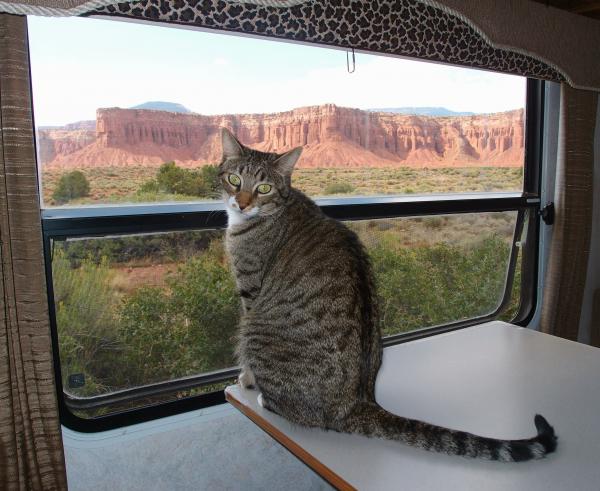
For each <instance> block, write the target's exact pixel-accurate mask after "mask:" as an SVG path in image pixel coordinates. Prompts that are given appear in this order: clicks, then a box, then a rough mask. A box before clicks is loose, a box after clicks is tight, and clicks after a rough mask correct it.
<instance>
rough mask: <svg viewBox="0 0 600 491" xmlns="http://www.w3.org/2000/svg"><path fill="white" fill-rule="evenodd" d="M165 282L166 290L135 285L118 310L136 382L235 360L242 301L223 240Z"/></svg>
mask: <svg viewBox="0 0 600 491" xmlns="http://www.w3.org/2000/svg"><path fill="white" fill-rule="evenodd" d="M167 284H168V287H169V288H168V289H167V290H163V289H160V288H156V287H145V288H141V289H139V290H137V291H136V292H135V293H134V294H133V295H131V296H130V297H128V298H126V299H125V300H124V302H123V305H122V307H121V310H120V323H119V328H120V330H121V336H122V338H123V340H124V341H125V344H126V346H127V349H128V353H127V356H128V360H129V363H130V366H132V367H135V373H136V377H137V378H138V382H137V383H149V382H153V381H158V380H165V379H169V378H175V377H181V376H185V375H189V374H193V373H200V372H204V371H210V370H216V369H219V368H225V367H228V366H232V365H234V364H235V363H234V359H233V347H234V341H233V336H234V335H235V332H236V330H237V318H238V311H239V304H238V300H237V294H236V289H235V284H234V281H233V278H232V276H231V274H230V273H229V271H228V269H227V267H226V266H225V264H224V258H223V251H222V247H221V246H220V245H219V242H215V243H213V245H212V246H211V247H210V248H209V249H208V250H207V251H206V252H205V253H204V254H201V255H199V256H197V257H195V258H192V259H190V260H189V261H187V262H186V263H185V264H184V265H182V266H181V267H180V269H179V271H178V273H177V274H176V275H174V276H173V277H171V278H169V279H168V280H167Z"/></svg>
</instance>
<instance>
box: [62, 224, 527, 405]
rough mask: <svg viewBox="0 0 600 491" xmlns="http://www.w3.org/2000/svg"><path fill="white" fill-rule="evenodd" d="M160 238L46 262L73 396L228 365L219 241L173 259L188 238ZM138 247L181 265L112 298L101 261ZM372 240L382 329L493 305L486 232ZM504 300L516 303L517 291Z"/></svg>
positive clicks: (499, 254) (233, 309)
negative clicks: (79, 380) (429, 240)
mask: <svg viewBox="0 0 600 491" xmlns="http://www.w3.org/2000/svg"><path fill="white" fill-rule="evenodd" d="M365 233H367V234H368V233H369V229H368V227H365ZM166 237H167V236H160V237H158V238H156V239H149V238H148V237H130V238H124V239H127V240H126V241H125V242H119V241H118V240H116V239H115V241H114V242H113V241H104V242H103V241H100V240H98V241H97V243H94V246H93V247H91V248H90V249H89V250H88V254H90V255H91V256H90V257H84V256H83V252H84V251H83V250H80V247H81V244H79V243H80V242H82V241H75V242H73V243H72V244H71V243H65V244H60V245H61V247H57V248H56V250H55V254H54V257H53V262H52V267H53V279H54V292H55V300H56V313H57V322H58V332H59V340H60V357H61V367H62V371H63V377H64V380H65V381H66V380H67V376H68V375H69V374H72V373H84V374H85V376H86V386H85V387H83V388H81V389H76V390H75V392H77V393H78V394H81V395H93V394H97V393H101V392H105V391H108V390H116V389H119V388H124V387H131V386H137V385H143V384H148V383H153V382H157V381H162V380H168V379H172V378H178V377H182V376H186V375H191V374H196V373H201V372H206V371H212V370H217V369H220V368H225V367H228V366H232V365H234V364H235V362H234V356H233V349H234V346H235V341H234V337H235V335H236V332H237V326H238V312H239V301H238V297H237V294H236V288H235V282H234V279H233V277H232V275H231V273H230V271H229V269H228V266H227V261H226V259H225V253H224V250H223V241H222V239H220V238H215V237H214V236H213V237H210V239H209V240H211V241H210V243H203V244H202V246H201V247H200V246H199V245H198V244H199V243H198V242H196V241H198V240H200V237H199V236H198V237H196V236H195V235H194V236H189V238H188V239H186V240H189V243H188V242H182V243H181V244H183V245H182V246H181V247H189V248H190V251H189V255H188V253H183V254H181V255H177V251H176V250H175V249H177V244H178V241H182V240H183V238H184V237H187V235H186V234H181V235H179V234H175V235H173V237H172V238H171V239H169V240H172V241H173V242H172V243H166V242H164V241H165V240H167V239H166ZM202 240H206V237H204V239H202ZM86 242H87V241H86ZM111 244H112V245H111ZM141 244H143V247H144V253H145V254H148V255H149V256H150V257H152V258H153V261H154V262H155V263H159V262H161V261H160V258H166V257H167V256H168V254H169V253H168V252H167V251H169V250H171V248H173V249H172V253H173V254H174V256H173V260H174V261H177V262H180V261H183V262H181V266H180V267H179V269H178V270H177V272H175V273H172V274H171V276H169V277H167V280H166V287H161V288H159V287H141V288H139V289H137V290H136V291H135V292H134V293H132V294H125V295H123V294H119V293H118V292H116V291H115V289H114V288H113V287H112V283H111V282H112V279H113V274H114V273H113V272H112V271H111V269H110V264H109V261H108V259H106V258H107V257H110V258H118V259H119V260H121V259H122V258H127V257H128V258H132V257H135V256H137V255H138V254H139V252H138V251H137V249H138V248H139V247H141ZM194 244H195V245H194ZM373 244H374V245H373V247H372V248H371V249H370V250H369V253H370V256H371V260H372V263H373V268H374V272H375V276H376V282H377V287H378V295H379V298H380V311H381V323H382V330H383V332H384V334H395V333H398V332H403V331H409V330H412V329H417V328H421V327H426V326H433V325H437V324H442V323H447V322H452V321H456V320H460V319H464V318H468V317H474V316H479V315H483V314H487V313H489V312H491V311H493V310H494V309H495V308H496V307H497V304H498V302H499V300H500V296H501V294H502V292H503V288H504V281H505V268H504V267H503V266H504V265H505V264H506V262H507V259H508V254H509V252H510V248H509V247H508V245H507V242H506V240H505V239H503V238H501V237H499V236H495V235H492V236H490V237H488V238H487V239H485V240H483V241H481V242H478V243H476V244H473V245H471V246H470V247H458V246H451V245H447V244H435V245H429V246H419V247H406V246H403V245H401V244H399V242H398V236H397V234H396V233H395V232H393V231H391V230H390V231H384V232H382V233H381V234H380V236H379V238H378V240H377V241H376V242H374V243H373ZM66 246H69V254H67V253H66V252H65V250H64V247H66ZM71 246H72V249H71ZM96 246H97V247H96ZM194 247H198V249H196V252H195V253H194ZM198 250H200V251H202V252H198ZM179 252H181V251H179ZM93 256H95V257H93ZM92 257H93V259H92ZM98 257H99V258H100V259H98ZM517 275H518V272H517ZM517 285H518V283H517ZM513 300H515V301H518V288H517V289H516V290H515V291H514V292H513ZM513 303H514V302H513ZM517 303H518V302H517ZM513 311H514V309H513Z"/></svg>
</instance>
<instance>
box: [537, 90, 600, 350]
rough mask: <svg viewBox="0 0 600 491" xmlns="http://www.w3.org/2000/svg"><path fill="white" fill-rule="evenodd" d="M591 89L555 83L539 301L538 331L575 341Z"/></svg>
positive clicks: (587, 212) (586, 234)
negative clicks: (551, 186) (555, 123)
mask: <svg viewBox="0 0 600 491" xmlns="http://www.w3.org/2000/svg"><path fill="white" fill-rule="evenodd" d="M597 103H598V94H597V93H596V92H591V91H585V90H579V89H573V88H572V87H569V86H568V85H566V84H563V85H562V88H561V101H560V125H559V143H558V162H557V169H556V188H555V201H554V203H555V208H556V220H555V223H554V231H553V235H552V244H551V246H550V255H549V258H548V269H547V274H546V279H545V283H544V295H543V305H542V319H541V328H542V331H544V332H547V333H550V334H555V335H557V336H561V337H563V338H567V339H571V340H573V341H577V337H578V333H579V318H580V315H581V307H582V302H583V292H584V288H585V280H586V273H587V267H588V256H589V252H590V251H589V247H590V237H591V230H592V204H593V195H592V192H593V188H592V185H593V172H594V130H595V126H596V105H597Z"/></svg>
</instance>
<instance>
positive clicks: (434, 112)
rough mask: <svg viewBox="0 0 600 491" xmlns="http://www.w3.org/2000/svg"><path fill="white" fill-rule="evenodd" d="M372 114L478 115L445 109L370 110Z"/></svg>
mask: <svg viewBox="0 0 600 491" xmlns="http://www.w3.org/2000/svg"><path fill="white" fill-rule="evenodd" d="M368 110H369V111H372V112H380V113H394V114H414V115H415V116H438V117H440V116H442V117H443V116H475V114H477V113H472V112H468V111H451V110H450V109H446V108H445V107H384V108H376V109H368Z"/></svg>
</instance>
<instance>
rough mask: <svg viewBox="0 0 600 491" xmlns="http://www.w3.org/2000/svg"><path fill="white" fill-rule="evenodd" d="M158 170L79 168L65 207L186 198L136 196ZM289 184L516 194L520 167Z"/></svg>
mask: <svg viewBox="0 0 600 491" xmlns="http://www.w3.org/2000/svg"><path fill="white" fill-rule="evenodd" d="M157 168H158V166H157V167H151V166H127V167H94V168H84V169H80V170H81V171H82V172H83V173H84V174H85V176H86V177H87V179H88V181H89V183H90V196H88V197H86V198H81V199H78V200H74V201H72V202H70V203H69V204H70V205H87V204H103V203H139V202H143V201H181V200H185V201H187V200H190V199H194V198H190V197H189V196H181V195H168V194H153V195H145V196H140V195H138V194H137V191H138V189H139V188H140V186H141V185H142V184H143V183H144V182H146V181H147V180H149V179H150V178H152V177H154V175H155V174H156V170H157ZM62 174H63V171H61V170H58V169H45V170H44V172H43V174H42V189H43V195H44V203H45V205H46V206H54V205H55V203H54V202H53V200H52V193H53V192H54V189H55V187H56V184H57V182H58V180H59V178H60V176H61V175H62ZM292 181H293V185H294V186H296V187H297V188H299V189H301V190H302V191H304V192H305V193H307V194H308V195H310V196H325V195H327V192H326V190H327V188H329V189H336V188H338V189H344V188H345V189H353V190H352V191H351V192H349V193H348V194H352V195H374V194H399V195H402V194H404V195H406V194H428V193H465V192H490V191H519V190H520V189H521V188H522V182H523V169H521V168H506V167H477V168H473V167H469V168H443V169H410V168H406V167H400V168H396V167H394V168H362V169H361V168H358V169H297V170H296V171H295V172H294V175H293V177H292Z"/></svg>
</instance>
